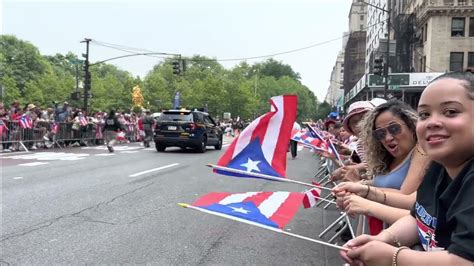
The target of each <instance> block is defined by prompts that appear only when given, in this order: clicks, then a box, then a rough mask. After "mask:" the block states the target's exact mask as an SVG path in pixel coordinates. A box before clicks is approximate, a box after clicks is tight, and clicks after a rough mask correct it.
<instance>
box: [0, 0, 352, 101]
mask: <svg viewBox="0 0 474 266" xmlns="http://www.w3.org/2000/svg"><path fill="white" fill-rule="evenodd" d="M0 2H1V5H0V10H1V22H0V23H1V24H0V29H1V33H2V34H9V35H15V36H16V37H18V38H19V39H22V40H25V41H28V42H30V43H32V44H33V45H35V46H36V47H37V48H38V49H39V51H40V53H41V54H43V55H54V54H56V53H61V54H66V53H67V52H72V53H74V54H76V55H78V56H80V55H81V54H82V53H85V49H86V46H85V44H84V43H81V42H80V41H81V40H83V39H84V38H90V39H92V40H94V42H92V43H91V45H90V58H89V59H90V61H91V63H93V62H97V61H101V60H105V59H109V58H112V57H116V56H121V55H126V54H128V53H127V52H124V51H120V50H117V49H112V48H107V47H104V46H100V45H98V44H99V43H102V44H103V43H106V44H113V45H120V46H123V47H133V48H138V49H143V50H149V51H153V52H160V53H168V54H181V55H183V56H193V55H202V56H206V57H210V58H215V59H217V60H220V59H233V58H237V59H241V58H249V57H261V58H257V59H248V60H245V61H247V63H249V64H253V63H256V62H262V61H264V60H266V59H268V58H269V57H264V56H267V55H271V54H279V53H283V52H287V51H294V50H299V49H301V48H306V47H309V48H307V49H301V50H299V51H295V52H291V53H285V54H281V55H277V56H273V57H272V58H274V59H275V60H278V61H281V62H282V63H284V64H288V65H290V66H291V67H292V68H293V70H294V71H296V72H298V73H300V75H301V82H302V83H303V84H304V85H305V86H307V87H308V88H309V89H310V90H312V91H313V92H314V94H315V95H316V96H317V97H318V100H320V101H322V100H324V97H325V95H326V92H327V88H328V87H329V83H330V82H329V79H330V74H331V70H332V68H333V66H334V63H335V61H336V58H337V54H338V52H339V51H340V50H341V49H342V36H343V34H344V32H346V31H347V30H348V14H349V10H350V5H351V2H352V1H351V0H253V1H252V0H155V1H153V0H102V1H92V0H76V1H59V0H49V1H43V0H0ZM162 60H163V59H162V58H159V57H148V56H137V57H129V58H126V59H117V60H113V61H109V62H108V63H110V64H113V65H116V66H117V67H119V68H120V69H122V70H125V71H128V72H130V73H132V74H133V75H135V76H137V75H138V76H140V77H144V76H145V75H146V74H147V73H148V71H150V70H151V69H152V68H153V66H154V65H155V64H157V63H159V62H161V61H162ZM241 61H244V60H236V61H220V63H221V64H222V65H223V66H224V67H226V68H228V69H230V68H232V67H233V66H235V65H237V64H239V63H240V62H241Z"/></svg>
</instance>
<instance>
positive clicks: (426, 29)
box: [423, 23, 428, 42]
mask: <svg viewBox="0 0 474 266" xmlns="http://www.w3.org/2000/svg"><path fill="white" fill-rule="evenodd" d="M424 30H425V31H424V32H423V42H426V40H428V23H426V24H425V28H424Z"/></svg>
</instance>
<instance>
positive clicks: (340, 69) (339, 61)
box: [325, 51, 344, 108]
mask: <svg viewBox="0 0 474 266" xmlns="http://www.w3.org/2000/svg"><path fill="white" fill-rule="evenodd" d="M343 84H344V51H339V54H338V55H337V58H336V63H335V64H334V66H333V68H332V71H331V77H330V81H329V88H328V91H327V94H326V98H325V101H326V102H327V103H329V104H330V105H331V106H332V107H333V108H336V107H337V106H338V101H339V99H341V98H342V97H343V96H344V86H343Z"/></svg>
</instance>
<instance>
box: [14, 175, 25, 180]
mask: <svg viewBox="0 0 474 266" xmlns="http://www.w3.org/2000/svg"><path fill="white" fill-rule="evenodd" d="M13 179H15V180H18V179H23V177H22V176H17V177H14V178H13Z"/></svg>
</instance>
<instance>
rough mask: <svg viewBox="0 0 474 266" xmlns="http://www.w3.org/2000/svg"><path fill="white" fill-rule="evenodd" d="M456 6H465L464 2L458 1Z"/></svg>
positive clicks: (462, 0) (463, 0)
mask: <svg viewBox="0 0 474 266" xmlns="http://www.w3.org/2000/svg"><path fill="white" fill-rule="evenodd" d="M458 5H459V6H465V5H466V0H458Z"/></svg>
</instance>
